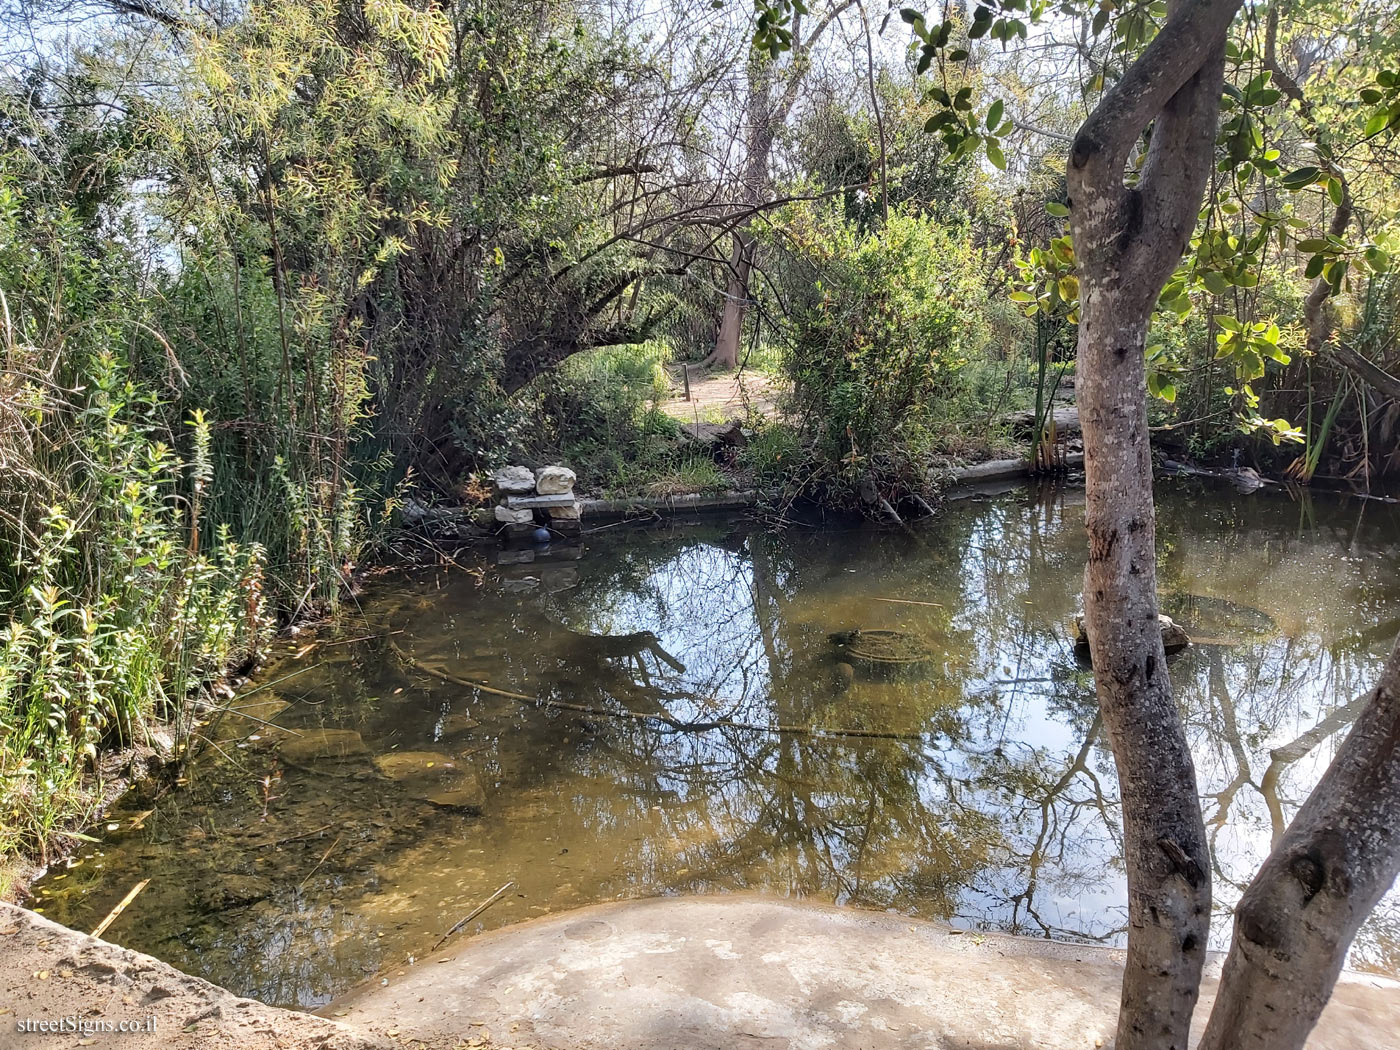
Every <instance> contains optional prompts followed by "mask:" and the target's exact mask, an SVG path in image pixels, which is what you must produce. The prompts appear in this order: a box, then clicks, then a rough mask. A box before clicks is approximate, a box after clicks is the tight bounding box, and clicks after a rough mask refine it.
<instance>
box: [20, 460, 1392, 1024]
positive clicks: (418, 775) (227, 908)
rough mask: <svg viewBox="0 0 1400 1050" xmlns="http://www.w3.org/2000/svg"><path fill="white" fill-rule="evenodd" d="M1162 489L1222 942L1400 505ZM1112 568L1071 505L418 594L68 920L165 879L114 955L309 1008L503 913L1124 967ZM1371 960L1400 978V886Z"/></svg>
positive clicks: (312, 683)
mask: <svg viewBox="0 0 1400 1050" xmlns="http://www.w3.org/2000/svg"><path fill="white" fill-rule="evenodd" d="M1159 499H1160V520H1159V539H1158V558H1159V566H1158V572H1159V580H1160V586H1161V591H1162V598H1163V606H1164V608H1165V610H1166V611H1167V612H1168V613H1169V614H1170V615H1172V616H1173V617H1174V618H1175V619H1176V620H1177V622H1178V623H1180V624H1182V625H1183V626H1184V627H1186V629H1187V630H1188V632H1189V633H1191V635H1192V636H1193V638H1194V639H1196V644H1194V645H1192V646H1191V647H1190V648H1189V649H1188V650H1186V651H1185V652H1184V653H1182V654H1181V655H1180V656H1178V657H1174V658H1173V659H1172V660H1171V663H1170V670H1171V675H1172V680H1173V683H1174V685H1175V687H1176V691H1177V695H1178V700H1179V702H1180V704H1181V707H1182V711H1183V713H1184V716H1185V718H1186V722H1187V729H1188V733H1189V734H1190V738H1191V741H1192V746H1193V749H1194V752H1195V755H1196V761H1197V766H1198V772H1199V777H1200V782H1201V789H1202V804H1203V807H1204V810H1205V814H1206V820H1207V824H1208V830H1209V832H1210V835H1211V839H1212V844H1213V856H1214V860H1215V865H1216V870H1215V873H1214V876H1215V886H1216V898H1217V903H1216V908H1217V915H1216V938H1217V940H1218V942H1219V943H1220V944H1222V945H1223V943H1224V942H1225V938H1226V937H1227V936H1228V928H1229V908H1230V906H1231V904H1232V903H1233V902H1234V901H1235V900H1236V899H1238V896H1239V893H1240V891H1241V889H1242V887H1243V886H1244V884H1245V883H1247V882H1248V880H1249V879H1250V878H1251V877H1252V875H1253V873H1254V870H1255V868H1256V867H1257V865H1258V863H1259V862H1260V861H1261V860H1262V859H1263V857H1264V855H1265V854H1266V853H1267V851H1268V848H1269V842H1270V839H1271V836H1272V835H1273V834H1274V832H1275V830H1276V829H1278V828H1280V827H1282V826H1283V824H1284V823H1285V822H1286V821H1287V819H1288V818H1289V816H1290V815H1291V814H1292V812H1294V811H1295V810H1296V807H1297V805H1298V804H1299V803H1300V802H1301V801H1302V799H1303V798H1305V797H1306V795H1307V792H1308V790H1309V789H1310V788H1311V786H1312V784H1313V783H1315V782H1316V780H1317V778H1318V777H1319V776H1320V775H1321V772H1322V770H1323V769H1324V768H1325V766H1326V763H1327V762H1328V761H1329V759H1330V757H1331V754H1332V751H1333V749H1334V748H1335V746H1336V745H1337V743H1338V742H1339V741H1340V739H1341V737H1342V736H1343V735H1344V731H1345V729H1346V727H1347V726H1348V725H1349V723H1350V721H1351V719H1352V718H1354V716H1355V714H1356V709H1357V705H1356V703H1355V700H1356V698H1358V697H1361V696H1362V695H1363V694H1364V693H1365V691H1366V690H1367V689H1368V688H1369V687H1370V685H1371V683H1372V682H1373V681H1374V679H1375V676H1376V674H1377V671H1378V669H1379V667H1380V664H1381V662H1382V660H1383V659H1384V657H1385V655H1386V653H1387V652H1388V649H1389V645H1390V643H1391V641H1392V640H1393V638H1394V636H1395V634H1396V632H1397V630H1400V512H1398V511H1397V508H1395V507H1394V506H1388V505H1384V504H1374V503H1372V504H1363V503H1360V502H1355V501H1346V500H1342V499H1332V498H1322V497H1314V498H1313V499H1312V500H1311V501H1309V502H1305V503H1297V502H1294V501H1292V500H1290V499H1289V498H1288V497H1286V496H1284V495H1280V494H1255V495H1251V496H1241V495H1238V494H1235V493H1233V492H1226V491H1220V490H1216V489H1207V488H1203V487H1201V486H1200V485H1199V483H1193V482H1173V483H1170V484H1168V485H1165V486H1162V487H1161V489H1160V492H1159ZM1084 549H1085V544H1084V533H1083V513H1082V492H1079V491H1077V490H1074V489H1059V488H1041V487H1037V488H1027V489H1017V490H1015V491H1012V492H1010V493H1006V494H1003V495H1000V496H995V497H979V498H975V499H967V500H961V501H956V502H954V503H951V504H950V505H949V506H948V507H947V508H946V509H945V510H944V511H943V512H941V513H940V514H939V516H938V517H937V518H936V519H934V520H932V521H930V522H928V523H927V524H926V525H925V526H924V527H923V528H921V529H920V530H919V531H918V532H917V534H915V535H906V534H903V533H887V532H881V531H876V530H873V529H857V530H824V529H813V528H802V527H791V528H788V529H785V530H782V531H776V532H770V531H764V530H763V529H762V528H761V527H759V526H756V525H752V524H748V523H733V522H728V523H718V524H716V523H709V524H703V525H694V526H689V527H679V528H674V529H668V530H665V531H658V532H621V531H619V530H611V531H607V532H602V533H598V534H596V535H595V536H594V537H591V538H590V539H589V542H588V544H587V549H586V550H585V551H584V552H583V553H582V556H581V557H580V558H578V559H577V560H569V559H558V560H551V561H537V562H534V563H531V564H524V565H517V566H511V567H503V568H496V567H489V566H485V565H477V564H476V563H471V562H462V560H461V559H458V561H459V565H458V566H455V567H450V568H446V567H445V568H435V569H429V570H415V571H412V572H404V573H402V574H398V575H396V576H394V577H391V578H389V579H387V580H382V581H380V582H378V583H377V584H376V585H375V586H374V587H373V588H372V589H371V591H370V593H369V594H368V595H367V596H366V597H365V598H363V599H362V602H361V607H360V611H359V613H358V614H357V615H356V616H355V617H353V618H352V620H351V622H347V623H346V624H345V626H344V627H343V628H342V630H341V632H340V634H339V635H338V636H327V637H323V638H320V639H316V640H314V641H313V640H308V639H305V638H303V639H299V640H296V641H294V642H292V643H291V644H290V645H286V646H279V658H278V659H277V660H276V661H274V662H273V663H272V664H271V665H270V666H269V667H268V668H267V669H266V671H265V672H264V673H263V674H262V675H261V677H260V678H259V679H258V680H257V681H255V682H254V683H252V686H250V687H249V689H248V690H245V694H244V696H243V697H241V698H240V699H238V700H237V701H236V702H235V704H234V710H232V711H230V712H229V713H228V714H226V715H225V716H224V717H222V718H221V719H219V720H218V721H217V722H216V723H214V724H212V725H210V726H208V727H206V729H205V731H204V732H205V735H206V736H207V737H208V738H209V741H210V744H209V746H208V747H206V748H205V749H204V750H203V751H202V753H201V754H200V755H199V757H198V758H197V759H196V760H195V761H194V762H193V763H192V764H191V765H190V767H189V769H188V774H187V777H186V781H185V782H184V784H183V785H182V786H181V787H179V788H178V789H177V790H174V791H172V792H170V793H169V794H167V795H166V796H164V797H163V798H161V799H160V801H159V802H158V803H157V804H154V805H151V804H150V803H145V804H143V803H142V802H141V801H140V800H139V799H138V798H134V797H133V798H130V799H128V800H127V801H126V802H125V803H123V805H122V808H121V809H120V810H119V811H117V812H115V813H113V814H112V815H111V816H110V818H109V820H108V821H107V822H106V823H104V824H101V825H99V826H98V828H97V829H96V831H95V834H96V835H97V836H98V837H99V838H100V839H101V841H99V842H95V843H93V844H91V845H89V846H87V847H86V848H85V849H84V850H82V851H81V852H80V853H79V854H77V855H76V856H75V857H74V858H73V860H72V862H71V863H70V866H67V867H64V868H60V869H59V870H57V871H55V872H53V873H51V874H50V875H49V876H48V877H47V878H45V879H44V880H43V881H42V882H41V883H40V884H39V886H38V887H37V899H36V900H35V901H34V902H33V903H34V905H35V906H36V907H37V908H39V909H40V910H41V911H42V912H43V913H44V914H45V915H47V916H48V917H50V918H52V919H55V920H57V921H60V922H63V923H66V924H68V925H71V926H74V927H77V928H79V929H91V928H92V927H94V926H95V925H96V924H97V923H98V922H99V921H100V920H101V919H102V917H103V916H104V915H106V914H107V912H108V911H109V910H110V909H111V908H112V906H113V905H114V904H116V903H117V901H119V900H120V899H121V898H122V897H123V896H124V895H125V894H126V892H127V891H128V890H129V889H130V888H131V887H132V886H133V885H135V884H136V883H137V882H138V881H140V880H142V879H149V880H150V882H149V884H148V885H147V887H146V888H145V890H144V891H143V892H142V893H141V894H140V895H139V896H138V897H137V898H136V899H135V901H134V902H133V903H132V904H131V905H130V906H129V907H128V908H127V910H126V911H125V912H124V913H123V914H122V915H121V917H120V918H119V919H118V920H117V921H116V922H115V923H114V924H113V926H112V927H111V929H110V930H109V931H108V933H107V934H106V936H107V937H108V939H110V940H114V941H116V942H117V943H120V944H123V945H125V946H127V947H130V948H135V949H138V950H140V951H145V952H148V953H150V954H152V955H155V956H157V957H159V958H161V959H163V960H165V961H167V962H169V963H171V964H173V965H175V966H177V967H179V968H181V969H183V970H186V971H188V972H190V973H194V974H197V975H199V976H202V977H205V978H207V979H209V980H211V981H214V982H215V983H218V984H220V985H223V986H225V987H227V988H229V989H231V990H233V991H235V992H237V993H239V994H242V995H248V996H251V997H254V998H257V999H260V1000H263V1001H264V1002H269V1003H275V1004H279V1005H289V1006H302V1007H311V1006H316V1005H320V1004H323V1003H325V1002H327V1001H329V1000H330V999H331V998H332V997H334V996H335V995H337V994H338V993H340V992H342V991H344V990H346V989H347V988H349V987H351V986H353V985H355V984H358V983H360V982H362V981H364V980H365V979H367V978H368V977H369V976H371V975H372V974H375V973H376V972H378V971H379V970H381V969H384V968H387V967H391V966H393V967H398V968H402V966H403V965H405V964H409V963H410V960H413V959H416V958H417V957H420V956H422V955H424V954H425V953H427V952H429V951H431V950H432V948H433V947H434V945H435V944H436V943H438V942H439V940H440V939H441V938H442V937H443V935H444V934H445V933H447V932H448V931H449V930H450V929H452V928H453V927H454V925H456V924H457V923H458V922H459V921H460V920H461V919H462V918H463V917H465V916H467V915H469V914H470V913H472V912H473V910H474V909H477V908H478V906H480V905H481V904H483V903H484V902H486V901H488V900H491V899H492V898H493V896H494V903H492V904H491V906H490V907H489V908H487V909H486V910H485V911H483V912H481V913H480V914H479V915H477V916H476V917H475V918H473V919H472V920H471V921H470V922H468V923H467V924H466V925H465V927H464V928H463V929H462V931H461V932H459V933H457V934H456V936H470V935H471V933H473V932H475V931H479V930H481V929H483V928H494V927H498V926H502V925H505V924H508V923H513V922H519V921H522V920H524V919H528V918H532V917H535V916H538V915H542V914H545V913H549V912H555V911H560V910H564V909H569V908H575V907H579V906H581V905H585V904H591V903H596V902H600V901H605V900H610V899H616V898H625V897H638V896H648V895H657V894H693V893H709V892H721V891H731V890H745V891H757V892H763V893H770V894H776V895H780V896H789V897H811V898H815V899H819V900H823V901H831V902H836V903H842V904H850V905H857V906H861V907H866V908H877V909H895V910H897V911H900V912H905V913H908V914H916V915H920V916H923V917H926V918H934V919H947V920H949V921H951V922H953V923H954V924H955V925H957V926H960V927H963V928H966V929H968V930H970V931H976V930H980V929H997V930H1004V931H1009V932H1016V933H1023V934H1030V935H1036V936H1047V937H1055V938H1062V939H1069V940H1087V941H1093V942H1099V943H1118V942H1119V941H1120V940H1121V937H1122V935H1123V929H1124V923H1125V910H1126V897H1125V890H1124V881H1123V873H1122V862H1121V859H1120V850H1119V842H1120V833H1119V826H1118V804H1117V787H1116V781H1115V777H1114V773H1113V762H1112V756H1111V754H1110V753H1109V752H1108V750H1107V746H1106V742H1105V740H1104V738H1103V733H1102V729H1101V726H1100V724H1099V721H1098V718H1097V713H1096V708H1095V703H1094V695H1093V685H1092V679H1091V676H1090V674H1089V672H1088V671H1087V670H1086V669H1085V668H1083V667H1082V666H1081V665H1080V664H1079V663H1078V662H1077V661H1076V659H1075V655H1074V644H1073V643H1074V635H1073V626H1072V621H1073V618H1074V615H1075V613H1076V612H1077V611H1078V608H1079V594H1080V588H1081V580H1082V574H1083V567H1084ZM252 687H257V689H256V691H252ZM1319 725H1323V726H1324V727H1325V728H1326V729H1329V730H1331V732H1330V734H1324V733H1318V734H1312V735H1311V736H1310V737H1308V738H1307V739H1308V741H1309V742H1311V739H1312V737H1316V736H1324V737H1325V738H1324V739H1322V741H1321V742H1320V743H1317V744H1316V746H1314V747H1312V748H1311V749H1307V748H1305V747H1302V746H1292V747H1290V745H1291V744H1294V743H1295V742H1296V741H1298V740H1299V739H1300V738H1304V737H1305V734H1309V733H1310V731H1311V730H1313V729H1314V727H1316V726H1319ZM507 884H509V888H508V889H505V890H504V891H503V892H500V893H499V895H497V894H498V891H501V889H502V887H504V886H506V885H507ZM1352 963H1353V965H1355V966H1359V967H1362V968H1368V969H1374V970H1378V971H1381V972H1386V973H1396V972H1397V969H1400V906H1397V903H1396V899H1395V895H1394V893H1392V895H1391V896H1390V897H1388V898H1387V899H1386V901H1385V902H1383V904H1382V906H1381V907H1380V908H1379V909H1378V911H1377V913H1376V914H1375V915H1374V916H1373V917H1372V919H1371V920H1370V922H1369V923H1368V924H1367V925H1366V927H1365V928H1364V929H1363V931H1362V933H1361V935H1360V936H1359V938H1358V940H1357V944H1356V947H1355V950H1354V951H1353V957H1352Z"/></svg>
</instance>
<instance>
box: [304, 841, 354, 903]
mask: <svg viewBox="0 0 1400 1050" xmlns="http://www.w3.org/2000/svg"><path fill="white" fill-rule="evenodd" d="M344 837H345V832H343V831H342V832H341V833H340V834H339V835H337V836H336V837H335V841H334V842H332V843H331V844H330V847H329V848H328V849H327V850H326V852H325V853H322V854H321V859H320V860H318V861H317V862H316V866H315V867H314V868H312V869H311V870H310V871H308V872H307V873H306V878H304V879H302V880H301V881H300V882H298V883H297V889H301V888H302V887H303V886H305V885H306V884H307V883H308V882H309V881H310V880H311V876H312V875H315V874H316V873H317V872H318V871H320V870H321V865H322V864H324V863H326V858H327V857H329V856H330V855H331V854H332V853H334V852H335V848H336V847H337V846H339V845H340V840H341V839H343V838H344Z"/></svg>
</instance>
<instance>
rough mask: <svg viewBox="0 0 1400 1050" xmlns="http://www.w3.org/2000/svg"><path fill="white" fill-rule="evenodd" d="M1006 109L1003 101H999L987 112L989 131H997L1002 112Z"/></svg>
mask: <svg viewBox="0 0 1400 1050" xmlns="http://www.w3.org/2000/svg"><path fill="white" fill-rule="evenodd" d="M1005 108H1006V107H1005V105H1004V104H1003V103H1002V100H1001V99H997V100H996V101H995V102H993V103H992V106H991V108H990V109H989V110H987V130H988V131H995V130H996V127H997V125H998V124H1000V123H1001V114H1002V110H1004V109H1005Z"/></svg>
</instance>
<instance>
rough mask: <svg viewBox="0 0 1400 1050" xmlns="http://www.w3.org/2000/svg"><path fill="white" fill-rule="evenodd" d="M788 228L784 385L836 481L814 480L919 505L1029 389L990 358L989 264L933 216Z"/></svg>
mask: <svg viewBox="0 0 1400 1050" xmlns="http://www.w3.org/2000/svg"><path fill="white" fill-rule="evenodd" d="M786 219H787V233H788V238H787V243H789V244H795V245H796V251H795V252H794V253H793V257H792V259H791V261H790V262H789V263H788V264H787V266H786V269H785V271H784V273H783V277H784V280H783V284H784V288H785V289H786V290H788V291H789V293H790V294H791V297H792V298H791V300H790V304H789V309H790V311H791V318H790V324H789V325H788V326H787V327H786V329H785V330H784V332H783V338H784V345H785V348H786V359H785V360H786V371H787V373H788V375H789V377H790V378H791V380H792V383H793V409H794V411H793V416H794V419H795V421H796V422H797V424H798V425H799V426H800V427H801V429H802V430H803V431H804V432H805V434H806V436H807V438H808V441H809V442H810V446H811V452H812V456H813V458H814V459H815V461H816V462H817V463H818V464H821V465H823V466H824V467H825V468H826V469H825V470H824V471H815V472H814V473H813V475H812V476H813V480H814V481H820V482H821V483H824V484H826V485H828V486H829V487H830V488H831V489H832V490H833V491H835V492H845V493H847V494H848V495H849V494H850V493H854V492H858V491H860V490H861V489H862V488H863V489H864V490H865V492H866V494H867V496H868V494H869V491H870V486H871V485H872V484H873V485H874V486H875V488H876V489H877V490H879V491H881V492H882V493H883V492H885V491H886V490H893V491H896V492H898V491H918V490H920V489H922V488H923V487H924V484H925V481H924V478H925V475H926V471H927V467H928V465H929V461H930V458H931V457H932V456H933V455H935V454H936V453H939V452H943V451H958V450H959V449H957V448H955V447H951V446H954V445H957V444H959V442H958V441H957V440H955V438H956V433H955V432H956V430H957V428H958V427H959V425H960V424H963V423H966V422H967V421H969V420H972V419H978V418H980V420H981V422H982V424H983V426H984V427H985V425H986V424H987V423H988V422H989V421H990V419H991V418H992V417H993V416H994V415H996V414H997V409H998V407H999V402H1004V401H1005V400H1006V396H1007V393H1008V392H1009V390H1010V388H1011V387H1017V388H1019V386H1021V385H1023V384H1024V367H1023V366H1016V365H1011V366H1007V364H1006V362H1004V361H998V360H990V359H987V357H986V354H987V350H988V341H989V337H990V331H991V329H990V325H989V317H990V312H989V308H988V293H987V289H986V281H985V278H984V276H983V274H982V268H983V267H982V263H981V260H980V259H979V258H978V256H977V254H976V253H975V252H974V251H973V249H971V248H970V247H969V246H968V244H967V243H966V239H965V238H962V237H960V236H959V234H958V231H949V230H946V229H944V228H943V227H941V226H940V225H938V224H937V223H936V222H935V221H933V220H931V219H929V218H926V217H923V216H916V215H902V214H895V215H893V216H892V217H891V218H890V221H889V222H888V223H886V224H884V225H883V226H882V227H880V228H879V229H878V230H877V231H875V232H872V233H865V234H862V233H860V232H859V231H858V230H857V229H856V227H855V226H854V225H852V224H851V223H849V222H846V221H844V220H842V219H841V218H840V217H839V216H837V215H835V214H833V213H832V212H831V211H829V210H827V211H823V210H819V209H816V208H810V207H802V208H795V209H792V212H791V214H790V215H788V216H786ZM973 361H977V362H978V364H977V365H975V366H970V362H973Z"/></svg>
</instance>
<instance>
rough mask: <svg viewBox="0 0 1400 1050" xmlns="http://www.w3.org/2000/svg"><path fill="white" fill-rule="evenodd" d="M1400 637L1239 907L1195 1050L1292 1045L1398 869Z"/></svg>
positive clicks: (1322, 1002)
mask: <svg viewBox="0 0 1400 1050" xmlns="http://www.w3.org/2000/svg"><path fill="white" fill-rule="evenodd" d="M1397 812H1400V639H1397V640H1396V643H1395V648H1394V650H1393V651H1392V652H1391V654H1390V660H1389V662H1388V663H1387V664H1386V668H1385V671H1384V672H1383V674H1382V676H1381V680H1380V683H1379V684H1378V685H1377V686H1376V688H1375V689H1374V690H1372V692H1371V694H1370V697H1369V698H1368V701H1367V703H1366V707H1365V709H1364V710H1363V711H1362V712H1361V715H1360V717H1358V718H1357V720H1356V725H1355V726H1354V727H1353V728H1352V730H1351V732H1350V733H1349V734H1348V735H1347V738H1346V740H1345V741H1344V742H1343V744H1342V746H1341V749H1340V750H1339V751H1338V752H1337V757H1336V758H1335V759H1333V761H1332V764H1331V765H1330V766H1329V767H1328V768H1327V772H1326V773H1325V774H1324V775H1323V777H1322V781H1321V783H1319V784H1318V785H1317V787H1316V788H1315V789H1314V790H1313V793H1312V794H1311V795H1309V796H1308V800H1307V801H1306V802H1305V803H1304V804H1303V808H1302V809H1300V810H1299V811H1298V815H1297V816H1296V817H1294V818H1293V823H1292V824H1290V825H1289V827H1288V830H1287V831H1286V832H1285V833H1284V836H1283V839H1282V840H1281V841H1280V842H1279V844H1278V846H1277V847H1276V848H1275V849H1274V851H1273V852H1272V853H1270V854H1269V857H1268V859H1267V860H1266V861H1265V862H1264V866H1263V867H1262V868H1260V869H1259V874H1258V875H1256V876H1255V877H1254V881H1253V882H1251V883H1250V884H1249V888H1248V889H1247V890H1246V891H1245V894H1244V897H1243V898H1242V899H1241V900H1240V904H1239V907H1238V908H1236V909H1235V935H1234V939H1233V941H1232V942H1231V944H1230V954H1229V956H1227V958H1226V960H1225V970H1224V973H1223V975H1222V976H1221V979H1220V994H1219V996H1218V997H1217V998H1216V1002H1215V1008H1214V1009H1213V1010H1212V1011H1211V1015H1210V1022H1209V1024H1207V1026H1206V1031H1205V1035H1204V1037H1203V1038H1202V1040H1201V1045H1200V1050H1297V1048H1301V1047H1302V1046H1303V1044H1304V1042H1305V1041H1306V1040H1307V1037H1308V1033H1309V1032H1311V1031H1312V1028H1313V1025H1314V1024H1316V1023H1317V1019H1318V1016H1319V1015H1320V1014H1321V1013H1322V1008H1323V1007H1324V1006H1326V1005H1327V999H1328V997H1329V996H1330V995H1331V994H1332V987H1333V985H1334V984H1336V982H1337V975H1338V973H1340V972H1341V969H1342V964H1343V962H1345V960H1346V953H1347V949H1348V948H1349V947H1350V946H1351V941H1352V938H1353V937H1355V936H1356V931H1357V929H1359V928H1360V926H1361V923H1362V922H1363V921H1364V920H1365V918H1366V916H1367V915H1369V914H1370V912H1371V909H1372V908H1374V907H1375V905H1376V902H1377V901H1379V900H1380V899H1381V897H1382V896H1383V895H1384V894H1385V892H1386V890H1388V889H1389V888H1390V885H1391V883H1393V882H1394V881H1395V877H1396V875H1397V874H1400V820H1397V819H1396V813H1397Z"/></svg>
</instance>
